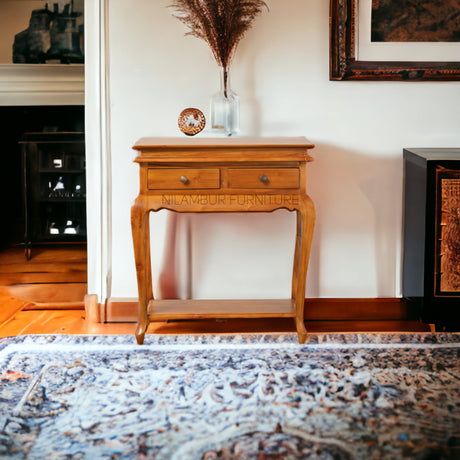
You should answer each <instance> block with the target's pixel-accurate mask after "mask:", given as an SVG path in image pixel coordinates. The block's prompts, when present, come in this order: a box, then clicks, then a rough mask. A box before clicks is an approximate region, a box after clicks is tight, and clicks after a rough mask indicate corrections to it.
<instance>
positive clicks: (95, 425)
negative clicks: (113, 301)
mask: <svg viewBox="0 0 460 460" xmlns="http://www.w3.org/2000/svg"><path fill="white" fill-rule="evenodd" d="M459 357H460V335H459V334H448V333H446V334H429V333H426V334H327V335H326V334H324V335H321V334H317V335H316V334H312V335H310V336H309V338H308V343H306V344H305V345H298V344H297V343H296V336H295V335H294V334H288V335H284V334H282V335H278V334H269V335H220V336H213V335H210V336H158V335H147V336H146V338H145V344H144V345H142V346H139V345H137V344H136V343H135V340H134V337H132V336H23V337H16V338H6V339H0V385H1V391H0V458H8V459H16V458H17V459H40V460H42V459H91V460H93V459H128V458H138V459H157V460H161V459H164V460H170V459H177V460H187V459H206V460H211V459H228V460H230V459H269V460H275V459H306V458H312V459H334V460H339V459H355V458H356V459H366V460H369V459H373V460H376V459H385V460H391V459H405V458H407V459H420V460H422V459H425V460H428V459H446V460H447V459H449V460H452V459H459V458H460V359H459Z"/></svg>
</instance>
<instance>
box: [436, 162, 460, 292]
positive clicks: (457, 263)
mask: <svg viewBox="0 0 460 460" xmlns="http://www.w3.org/2000/svg"><path fill="white" fill-rule="evenodd" d="M437 186H438V187H437V188H438V200H437V206H438V213H437V214H438V238H439V240H438V241H439V243H438V248H439V249H438V251H439V253H438V257H437V261H438V269H439V272H438V283H437V287H438V289H437V291H438V292H437V294H438V295H442V294H448V293H459V292H460V172H458V171H451V170H445V169H443V168H439V169H438V171H437Z"/></svg>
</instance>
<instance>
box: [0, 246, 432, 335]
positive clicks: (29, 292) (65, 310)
mask: <svg viewBox="0 0 460 460" xmlns="http://www.w3.org/2000/svg"><path fill="white" fill-rule="evenodd" d="M86 273H87V268H86V248H85V247H84V246H81V245H76V246H58V247H42V248H34V249H33V251H32V258H31V259H30V260H29V261H27V260H26V259H25V255H24V250H23V249H21V248H10V249H8V250H6V251H3V252H1V253H0V337H8V336H16V335H24V334H134V330H135V323H89V322H88V321H86V319H85V311H84V309H83V299H84V296H85V294H86V289H87V284H86V282H87V279H86ZM2 314H3V316H2ZM306 327H307V330H308V331H310V332H421V331H430V327H429V326H428V325H425V324H422V323H421V322H419V321H402V320H382V321H356V320H352V321H307V322H306ZM238 332H242V333H250V332H267V333H269V332H275V333H276V332H280V333H282V332H295V327H294V321H293V320H292V319H289V318H288V319H262V320H261V319H229V320H225V321H222V320H201V321H176V322H158V323H152V324H151V325H150V326H149V329H148V333H159V334H205V333H238Z"/></svg>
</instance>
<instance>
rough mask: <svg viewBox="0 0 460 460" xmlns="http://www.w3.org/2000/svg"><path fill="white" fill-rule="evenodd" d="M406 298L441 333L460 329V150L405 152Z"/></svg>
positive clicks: (403, 285)
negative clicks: (417, 307) (418, 308)
mask: <svg viewBox="0 0 460 460" xmlns="http://www.w3.org/2000/svg"><path fill="white" fill-rule="evenodd" d="M403 156H404V179H405V182H404V259H403V284H402V289H403V296H404V297H405V298H406V299H408V300H409V301H411V302H413V303H415V304H416V305H417V306H419V307H420V310H421V317H422V320H423V321H424V322H425V323H432V324H435V325H436V327H437V329H439V330H458V327H459V325H460V323H459V320H458V319H457V318H459V317H460V149H456V148H455V149H448V148H437V149H428V148H423V149H404V152H403Z"/></svg>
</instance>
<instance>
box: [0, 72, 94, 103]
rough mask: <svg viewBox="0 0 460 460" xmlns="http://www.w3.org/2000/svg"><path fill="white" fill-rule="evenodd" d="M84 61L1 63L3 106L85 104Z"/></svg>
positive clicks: (0, 91)
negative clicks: (69, 62) (79, 62)
mask: <svg viewBox="0 0 460 460" xmlns="http://www.w3.org/2000/svg"><path fill="white" fill-rule="evenodd" d="M84 74H85V69H84V65H83V64H0V105H1V106H16V105H83V104H84V103H85V75H84Z"/></svg>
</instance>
